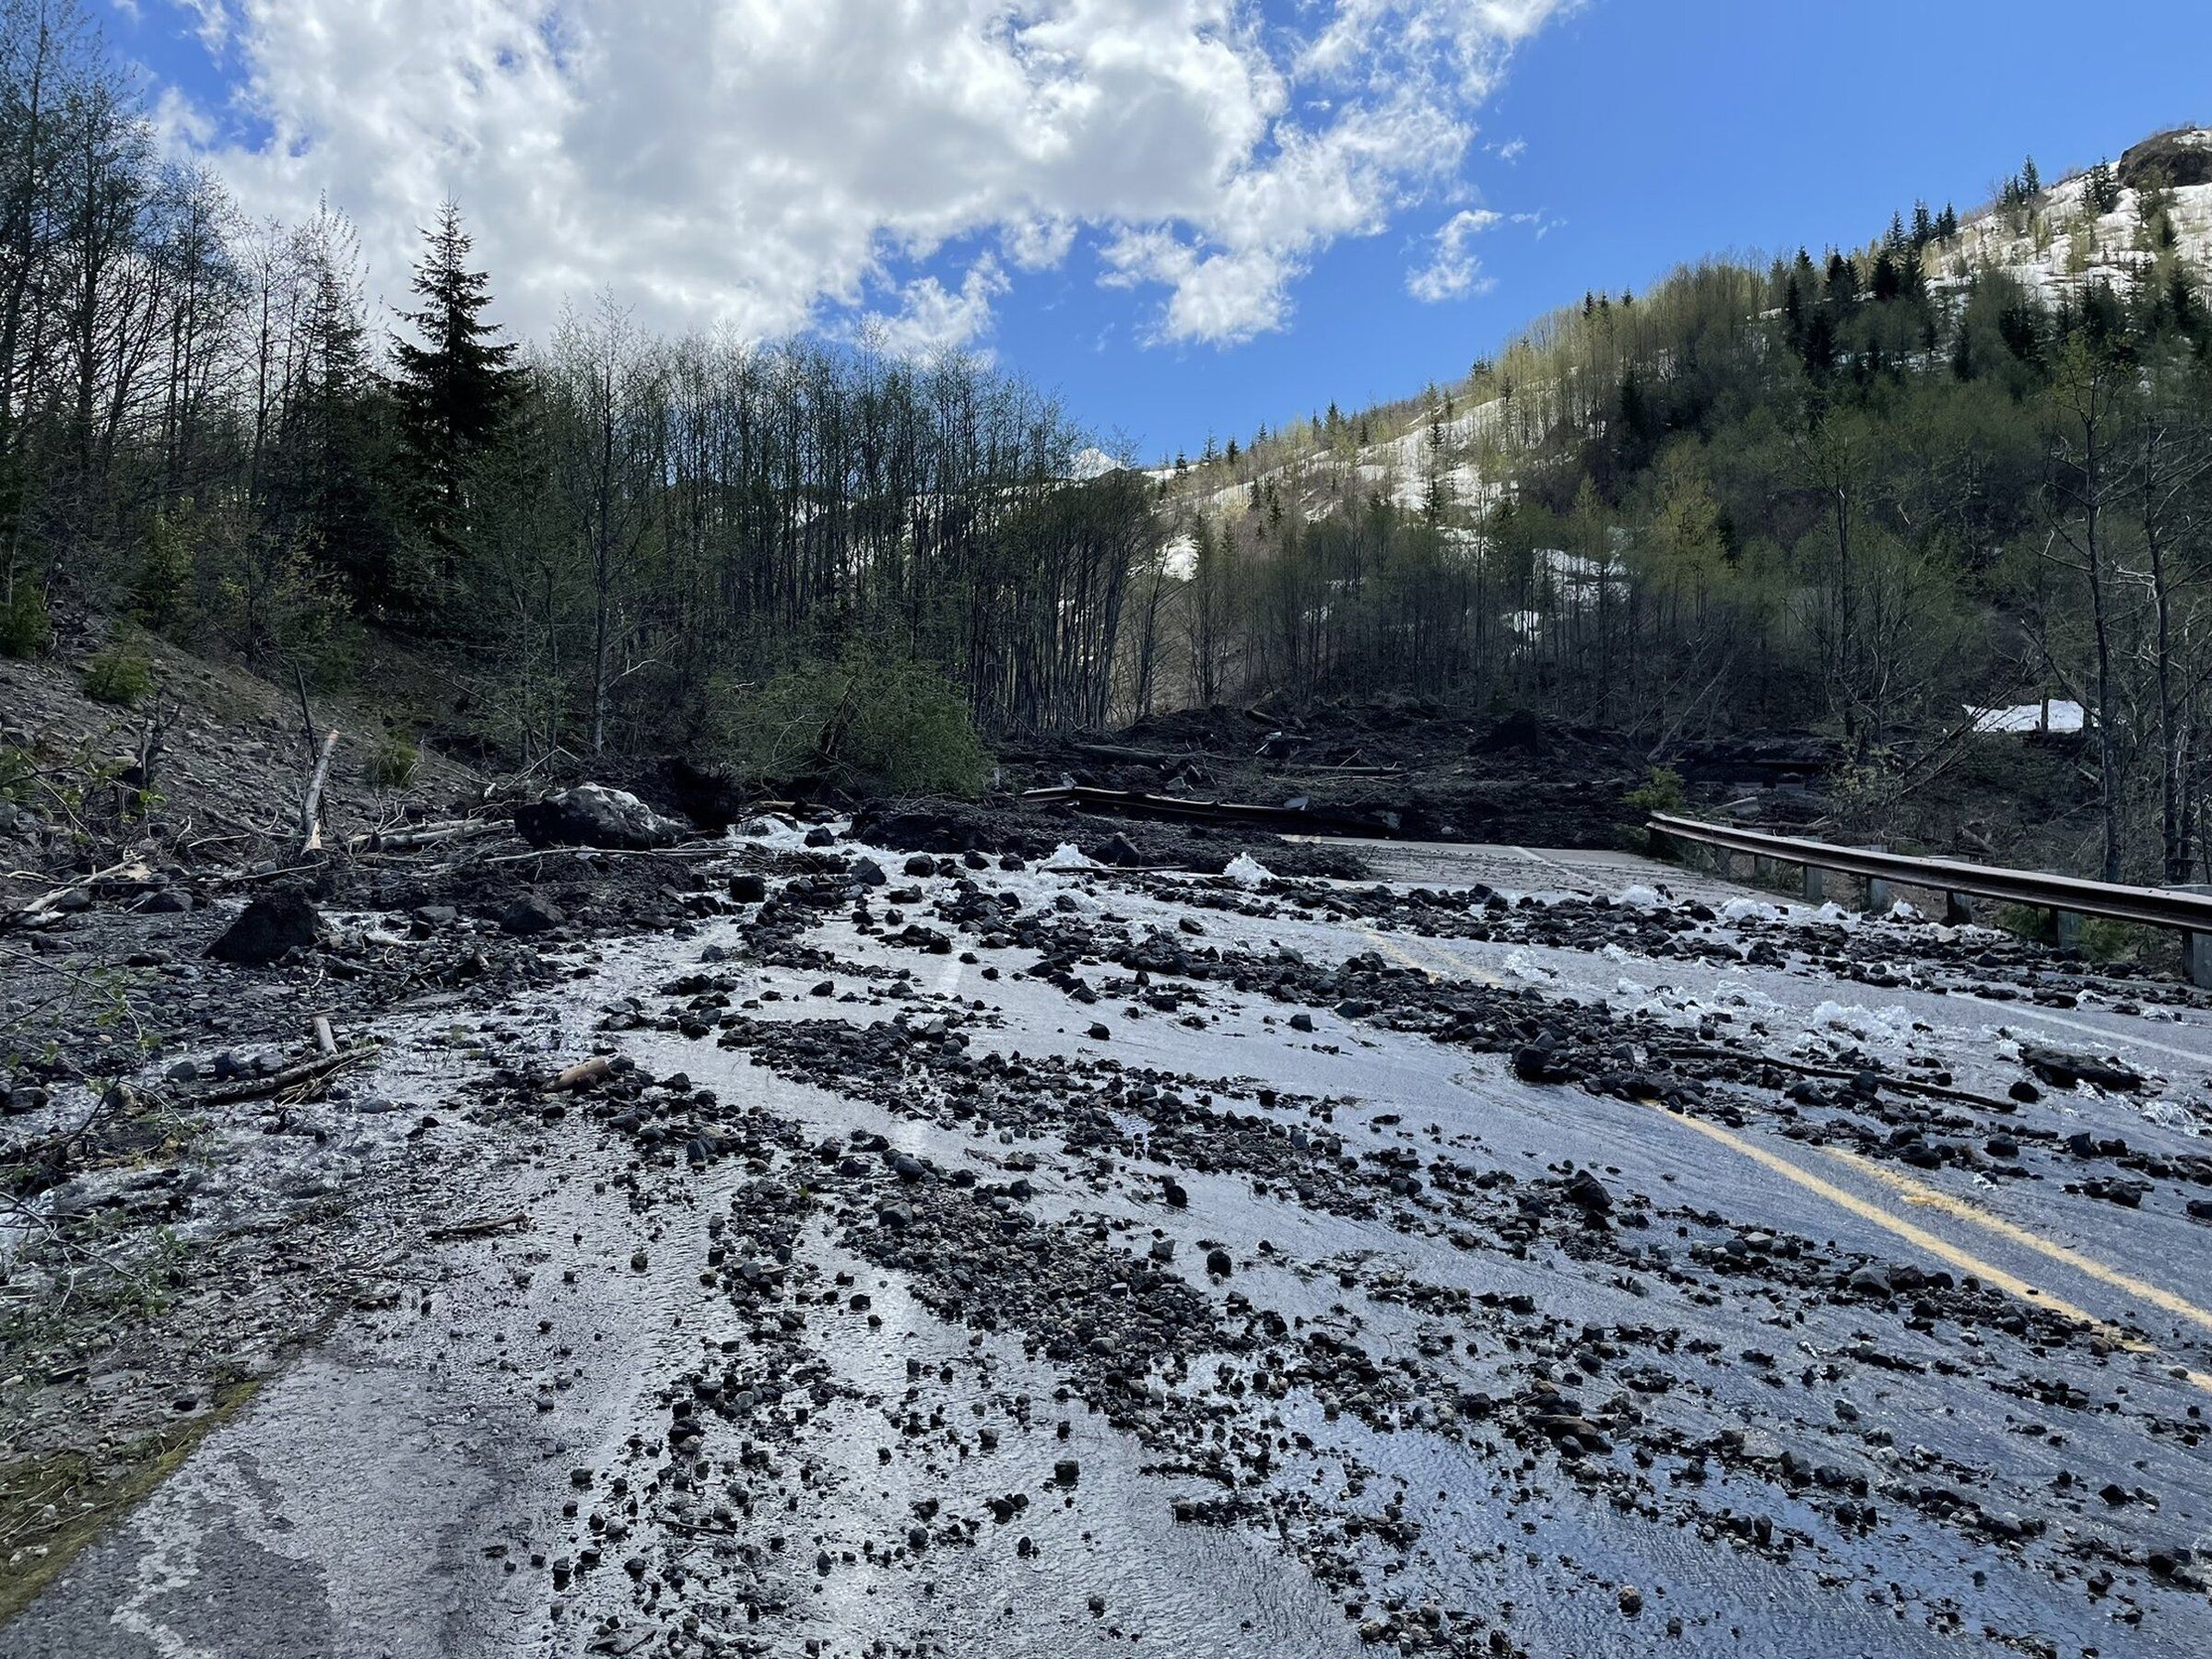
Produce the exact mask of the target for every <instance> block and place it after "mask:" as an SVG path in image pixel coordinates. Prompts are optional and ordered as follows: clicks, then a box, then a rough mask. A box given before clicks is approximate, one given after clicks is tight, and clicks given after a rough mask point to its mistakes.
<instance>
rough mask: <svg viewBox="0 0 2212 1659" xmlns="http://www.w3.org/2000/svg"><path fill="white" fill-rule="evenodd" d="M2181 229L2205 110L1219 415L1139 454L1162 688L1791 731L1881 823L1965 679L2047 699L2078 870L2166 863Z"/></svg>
mask: <svg viewBox="0 0 2212 1659" xmlns="http://www.w3.org/2000/svg"><path fill="white" fill-rule="evenodd" d="M2208 251H2212V135H2206V134H2200V133H2194V132H2187V133H2179V134H2172V135H2163V136H2162V137H2160V138H2159V139H2157V140H2154V141H2152V142H2149V143H2147V144H2145V145H2143V146H2139V147H2137V148H2136V149H2134V150H2131V151H2129V152H2128V153H2127V154H2126V155H2125V156H2124V157H2123V158H2122V159H2121V161H2120V163H2119V164H2118V165H2117V166H2116V167H2115V166H2105V165H2100V166H2098V167H2096V168H2093V169H2091V170H2089V171H2087V172H2084V173H2081V174H2078V175H2077V176H2075V177H2073V178H2070V179H2068V180H2065V181H2064V182H2060V183H2058V184H2056V185H2054V186H2050V187H2046V186H2045V184H2044V183H2043V182H2042V181H2041V179H2040V178H2039V177H2038V175H2037V171H2036V169H2035V165H2034V163H2033V162H2032V161H2030V162H2029V163H2028V164H2027V166H2026V167H2025V168H2023V169H2022V170H2021V172H2020V173H2019V174H2018V175H2017V176H2016V177H2014V178H2012V179H2011V180H2009V181H2008V182H2006V186H2005V187H2004V189H2003V191H2002V192H2001V193H2000V195H1999V198H1998V199H1997V200H1996V201H1995V202H1994V203H1992V204H1991V205H1990V206H1988V207H1987V208H1986V209H1983V210H1982V211H1980V212H1976V213H1973V214H1971V215H1969V216H1968V217H1967V218H1965V219H1964V220H1961V219H1960V218H1959V214H1958V213H1957V211H1956V210H1955V209H1954V208H1952V207H1949V206H1946V207H1944V208H1942V209H1941V210H1940V211H1937V210H1932V209H1931V208H1929V207H1928V206H1926V205H1925V204H1916V205H1914V206H1912V207H1911V208H1909V209H1907V210H1904V211H1900V213H1899V215H1898V216H1897V217H1896V218H1895V219H1894V220H1893V221H1892V223H1891V224H1890V226H1889V228H1888V231H1887V233H1886V234H1884V235H1883V236H1881V237H1880V238H1878V239H1877V240H1876V241H1873V242H1871V243H1868V244H1866V245H1865V246H1861V247H1853V248H1841V249H1830V250H1827V251H1825V252H1823V253H1819V254H1815V253H1811V252H1810V251H1809V250H1798V251H1796V252H1795V253H1794V254H1793V255H1791V256H1789V257H1784V258H1778V259H1774V260H1772V261H1771V262H1758V263H1753V262H1747V261H1739V260H1721V259H1715V260H1710V261H1707V262H1704V263H1701V264H1700V265H1695V266H1692V267H1688V268H1685V269H1683V270H1680V271H1677V273H1675V274H1674V275H1673V276H1671V277H1668V278H1667V279H1666V280H1665V281H1664V282H1662V283H1660V284H1659V285H1657V286H1656V287H1655V288H1652V289H1650V290H1649V291H1647V292H1644V293H1641V294H1630V293H1609V294H1608V293H1595V292H1594V293H1592V294H1590V295H1588V296H1587V297H1586V298H1585V299H1584V300H1583V302H1582V303H1581V304H1580V305H1578V306H1575V307H1573V308H1571V309H1570V310H1567V311H1564V312H1559V313H1557V314H1554V315H1552V316H1549V317H1547V318H1545V319H1543V320H1542V321H1541V322H1539V323H1538V324H1535V326H1533V327H1532V328H1530V329H1529V330H1528V331H1527V332H1526V333H1524V335H1521V336H1520V337H1519V338H1517V339H1516V340H1514V341H1513V342H1512V344H1511V345H1509V346H1508V347H1506V348H1505V349H1503V350H1502V351H1500V352H1499V353H1497V354H1496V355H1495V357H1493V358H1489V359H1485V360H1483V361H1480V362H1477V364H1475V365H1474V368H1473V370H1472V372H1471V373H1469V374H1468V375H1466V376H1465V378H1462V379H1459V380H1455V381H1453V382H1450V383H1448V384H1445V385H1441V386H1437V387H1432V388H1430V391H1429V392H1428V393H1427V394H1424V395H1423V396H1422V397H1420V398H1418V399H1416V400H1414V401H1412V402H1409V403H1406V404H1401V405H1396V406H1389V407H1384V408H1380V409H1372V410H1369V411H1367V412H1365V413H1361V414H1354V415H1347V414H1344V413H1342V412H1341V411H1339V410H1338V409H1337V408H1335V406H1331V407H1330V408H1329V409H1328V410H1327V411H1326V413H1325V414H1322V415H1316V416H1313V417H1312V418H1309V419H1303V420H1300V421H1298V422H1295V423H1293V424H1291V425H1288V426H1287V427H1285V428H1283V429H1278V430H1276V431H1272V432H1270V431H1266V430H1265V429H1263V430H1262V431H1260V432H1258V433H1256V434H1255V435H1254V436H1253V438H1252V439H1250V440H1249V441H1245V442H1243V443H1242V444H1239V443H1238V442H1236V441H1230V442H1229V443H1228V444H1226V445H1224V446H1221V447H1220V448H1218V449H1216V448H1215V447H1214V446H1212V445H1211V444H1210V443H1209V446H1208V453H1206V454H1205V455H1203V456H1201V457H1200V458H1199V459H1198V460H1197V461H1196V462H1192V461H1190V460H1188V459H1179V460H1178V461H1177V462H1176V463H1175V464H1174V465H1171V466H1168V467H1164V468H1162V469H1161V470H1160V471H1159V472H1158V473H1156V474H1155V475H1154V476H1155V477H1156V479H1157V480H1158V482H1159V488H1161V490H1162V492H1163V498H1164V501H1165V504H1166V507H1167V510H1168V512H1170V514H1171V517H1172V518H1173V519H1174V520H1175V522H1176V524H1177V527H1178V528H1179V529H1180V532H1181V535H1180V538H1179V539H1178V540H1177V541H1176V542H1175V543H1174V544H1173V545H1172V547H1171V550H1170V552H1169V553H1168V555H1167V556H1166V559H1165V563H1166V565H1167V567H1168V569H1169V571H1170V578H1171V582H1170V587H1171V598H1172V603H1171V604H1170V605H1169V606H1166V607H1164V609H1163V611H1162V612H1161V626H1160V628H1159V633H1158V639H1157V641H1156V642H1155V648H1154V649H1153V650H1152V651H1149V652H1144V653H1139V654H1140V656H1141V657H1142V658H1143V659H1144V660H1146V661H1147V662H1150V661H1152V660H1154V659H1155V658H1157V659H1158V661H1159V662H1160V663H1163V664H1171V665H1172V667H1171V668H1165V667H1160V668H1156V669H1155V671H1154V672H1153V674H1152V675H1151V677H1150V688H1152V695H1154V696H1159V695H1162V694H1163V693H1162V692H1161V691H1160V690H1159V689H1158V688H1159V687H1162V686H1172V687H1174V688H1177V690H1176V692H1175V693H1174V694H1175V695H1182V694H1187V695H1191V696H1194V697H1196V698H1198V699H1200V700H1210V699H1212V698H1214V697H1217V696H1222V695H1231V694H1236V695H1242V694H1248V693H1250V692H1252V691H1254V690H1261V689H1280V690H1286V691H1293V692H1300V693H1325V692H1341V691H1347V690H1371V689H1375V688H1386V687H1388V688H1402V689H1406V690H1409V691H1420V692H1429V693H1435V692H1442V691H1449V692H1451V693H1453V694H1454V695H1456V696H1458V697H1460V698H1464V699H1467V700H1473V701H1477V702H1486V701H1487V702H1489V703H1493V704H1527V705H1532V706H1535V707H1538V708H1541V709H1544V710H1547V711H1549V712H1553V713H1555V714H1557V715H1559V716H1561V717H1564V718H1567V719H1570V720H1574V721H1580V722H1590V723H1594V724H1606V725H1618V726H1622V727H1626V728H1629V729H1631V730H1633V731H1634V732H1636V733H1638V734H1640V735H1642V736H1643V737H1645V738H1647V739H1648V740H1649V741H1650V743H1651V745H1652V747H1653V752H1654V753H1655V754H1658V755H1662V756H1663V755H1664V754H1665V751H1666V749H1667V748H1668V747H1669V745H1670V744H1671V743H1673V742H1675V741H1677V740H1678V739H1680V738H1682V737H1684V736H1686V735H1703V734H1709V733H1714V732H1722V733H1727V732H1736V733H1742V732H1754V731H1766V730H1772V729H1776V728H1784V729H1787V728H1799V727H1805V728H1811V729H1814V730H1816V731H1823V732H1829V733H1832V734H1834V735H1837V736H1838V737H1840V738H1841V740H1842V743H1843V745H1844V753H1845V755H1846V757H1847V759H1848V761H1849V764H1850V777H1849V779H1848V782H1849V783H1850V786H1851V789H1852V790H1853V791H1854V792H1855V793H1856V795H1857V797H1858V799H1859V803H1860V806H1861V807H1862V816H1864V817H1865V818H1870V819H1872V820H1874V821H1877V822H1878V821H1879V820H1880V818H1882V816H1883V813H1884V812H1885V811H1886V810H1887V809H1888V807H1889V806H1891V805H1893V804H1894V800H1895V797H1896V794H1897V792H1898V791H1899V790H1900V789H1902V788H1904V787H1906V786H1908V785H1909V784H1910V783H1911V782H1912V781H1913V780H1914V778H1915V777H1916V776H1918V775H1919V774H1920V772H1921V771H1922V769H1923V766H1924V762H1925V761H1926V760H1927V759H1929V757H1930V756H1931V755H1933V754H1935V753H1936V752H1938V751H1939V750H1940V748H1941V747H1942V746H1943V744H1944V743H1945V742H1946V741H1947V740H1950V739H1955V738H1956V737H1957V736H1958V735H1959V733H1960V732H1961V730H1962V729H1963V728H1964V726H1965V724H1966V719H1965V715H1964V709H1965V707H1966V705H1968V704H1980V703H1995V704H2009V703H2016V702H2021V701H2030V700H2040V699H2041V698H2042V697H2046V696H2052V697H2060V698H2065V699H2071V700H2077V701H2078V702H2080V703H2082V704H2083V705H2085V707H2086V708H2087V709H2088V711H2089V720H2090V724H2091V727H2092V732H2091V735H2090V737H2089V739H2088V745H2087V747H2088V765H2089V766H2090V767H2092V768H2093V769H2094V770H2095V771H2096V772H2097V776H2098V782H2097V789H2098V792H2099V797H2100V801H2101V802H2102V803H2103V804H2104V812H2103V816H2104V824H2103V828H2102V830H2101V832H2100V837H2099V840H2100V843H2101V848H2100V863H2101V864H2102V865H2103V867H2104V869H2105V871H2106V873H2108V874H2110V875H2113V876H2117V875H2119V874H2121V873H2122V872H2123V871H2125V872H2126V873H2129V874H2156V875H2160V876H2164V877H2170V878H2176V879H2178V878H2182V877H2185V876H2186V875H2187V874H2188V873H2189V872H2190V871H2191V870H2193V869H2194V868H2198V867H2201V866H2202V865H2203V862H2204V846H2203V842H2204V841H2205V838H2206V830H2207V826H2206V820H2205V815H2204V813H2203V811H2202V801H2203V797H2204V794H2205V792H2206V787H2207V785H2208V784H2212V759H2208V758H2207V756H2206V753H2205V744H2204V740H2203V739H2204V734H2205V731H2206V718H2207V715H2208V714H2212V709H2208V708H2207V706H2206V693H2205V687H2206V679H2207V677H2212V611H2207V608H2206V605H2207V595H2206V591H2205V584H2204V580H2203V579H2204V576H2205V574H2206V559H2207V557H2208V556H2212V547H2208V546H2207V530H2208V529H2212V374H2208V371H2207V361H2206V349H2207V345H2208V344H2212V312H2207V309H2206V300H2205V297H2204V288H2203V281H2204V276H2205V271H2206V253H2207V252H2208ZM1176 578H1186V580H1175V579H1176ZM1146 615H1147V618H1150V616H1151V615H1152V613H1151V612H1150V611H1149V610H1147V612H1146ZM1185 686H1187V688H1188V691H1187V693H1184V692H1183V691H1182V688H1183V687H1185Z"/></svg>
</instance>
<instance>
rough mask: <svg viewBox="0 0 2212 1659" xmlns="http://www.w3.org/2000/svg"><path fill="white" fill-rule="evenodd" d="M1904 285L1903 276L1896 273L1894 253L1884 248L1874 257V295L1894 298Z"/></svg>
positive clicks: (1887, 298) (1882, 297)
mask: <svg viewBox="0 0 2212 1659" xmlns="http://www.w3.org/2000/svg"><path fill="white" fill-rule="evenodd" d="M1904 286H1905V284H1904V278H1903V277H1901V276H1900V275H1899V273H1898V265H1897V257H1896V255H1895V254H1893V253H1890V251H1889V250H1888V248H1884V249H1883V250H1882V251H1881V252H1880V253H1877V254H1876V255H1875V257H1874V297H1875V298H1876V299H1877V300H1894V299H1896V298H1897V297H1898V295H1899V294H1900V293H1901V292H1903V290H1904Z"/></svg>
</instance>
